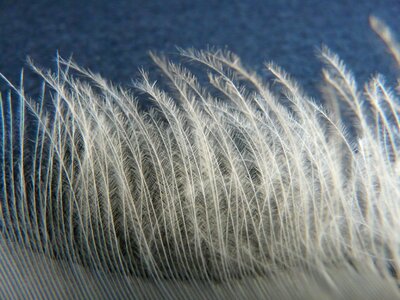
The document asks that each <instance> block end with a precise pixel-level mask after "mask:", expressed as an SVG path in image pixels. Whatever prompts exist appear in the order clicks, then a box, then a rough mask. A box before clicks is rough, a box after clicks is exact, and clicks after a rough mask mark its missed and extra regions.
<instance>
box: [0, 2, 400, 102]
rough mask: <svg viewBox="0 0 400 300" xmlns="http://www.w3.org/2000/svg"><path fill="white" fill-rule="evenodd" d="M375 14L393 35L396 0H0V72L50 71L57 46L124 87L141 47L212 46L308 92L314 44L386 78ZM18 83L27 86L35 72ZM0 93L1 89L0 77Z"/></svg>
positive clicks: (140, 61)
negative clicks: (289, 78) (271, 69)
mask: <svg viewBox="0 0 400 300" xmlns="http://www.w3.org/2000/svg"><path fill="white" fill-rule="evenodd" d="M371 14H374V15H375V16H377V17H379V18H381V19H383V20H384V21H385V22H386V23H387V24H388V25H389V26H390V27H391V28H392V29H393V30H394V32H395V33H397V36H398V37H399V38H400V26H399V25H400V17H399V16H400V0H382V1H379V0H364V1H351V0H337V1H321V0H314V1H311V0H302V1H300V0H299V1H294V0H280V1H276V0H264V1H261V0H260V1H256V0H249V1H244V0H240V1H239V0H215V1H212V0H209V1H205V0H203V1H201V0H191V1H183V0H157V1H152V0H87V1H75V0H70V1H51V0H35V1H28V0H0V72H1V73H3V74H4V76H6V77H7V78H9V79H10V80H11V81H12V82H13V83H16V84H18V82H19V74H20V70H21V68H22V67H25V68H26V67H27V64H26V58H27V56H30V57H31V58H32V59H33V60H34V61H35V62H36V63H37V64H38V65H40V66H42V67H46V68H47V67H50V68H52V69H53V70H54V69H55V60H54V58H55V56H56V53H57V51H58V52H59V53H60V55H61V56H62V57H64V58H68V57H70V56H71V55H72V57H73V59H74V60H75V61H76V62H77V63H78V64H79V65H81V66H82V67H84V68H89V69H90V70H92V71H94V72H96V73H100V74H101V75H102V76H103V77H105V78H106V79H109V80H111V81H113V82H115V83H119V84H122V85H123V86H127V87H129V85H130V83H131V79H132V78H133V77H135V76H136V75H137V74H138V68H139V67H141V66H143V67H144V68H145V69H148V70H150V71H152V70H153V68H154V66H153V65H152V64H151V61H150V59H149V57H148V51H149V50H153V51H158V52H163V53H165V54H172V55H173V54H175V53H176V52H177V51H176V48H175V47H176V46H179V47H182V48H188V47H194V48H197V49H205V48H207V47H211V46H213V47H218V48H223V49H229V50H231V51H233V52H234V53H236V54H238V55H239V56H240V57H241V58H242V61H243V63H244V64H245V65H247V66H249V67H253V68H255V69H256V70H257V71H258V72H259V73H260V74H263V73H264V72H266V71H265V70H264V68H263V64H262V63H263V62H265V61H274V62H275V63H277V64H278V65H280V66H281V67H283V68H284V69H285V70H286V71H287V72H289V73H290V74H291V75H293V77H294V78H296V79H297V80H298V81H299V82H300V83H301V84H302V85H304V86H305V89H306V90H307V91H308V92H309V94H311V95H314V94H316V92H317V91H318V82H319V81H320V79H321V71H320V69H321V64H320V62H319V61H318V59H317V58H316V53H317V51H316V49H317V48H318V47H320V46H321V45H322V44H325V45H327V46H328V47H330V48H331V49H332V50H333V51H334V52H336V53H338V54H339V55H340V57H341V58H342V59H343V60H344V61H345V62H346V64H347V65H348V67H349V68H350V69H351V70H352V71H353V72H354V73H355V75H356V76H357V80H358V84H359V85H361V84H362V83H363V82H364V81H365V80H367V79H368V78H369V77H370V75H371V73H383V74H385V75H386V76H387V77H389V81H394V78H395V76H396V75H397V74H398V70H397V69H396V68H395V67H394V63H393V61H392V60H391V57H390V56H389V55H387V49H386V48H385V46H384V45H383V44H382V43H381V41H380V40H379V38H378V37H377V36H376V35H375V34H374V33H373V32H372V31H371V30H370V27H369V24H368V16H369V15H371ZM27 77H28V79H26V82H25V85H26V89H27V91H28V92H29V91H31V92H32V93H35V91H36V90H37V89H38V87H40V82H41V80H40V78H38V77H37V76H33V75H32V74H30V75H29V76H27ZM0 88H1V92H4V91H6V90H7V89H8V87H7V85H6V84H5V83H4V82H1V83H0Z"/></svg>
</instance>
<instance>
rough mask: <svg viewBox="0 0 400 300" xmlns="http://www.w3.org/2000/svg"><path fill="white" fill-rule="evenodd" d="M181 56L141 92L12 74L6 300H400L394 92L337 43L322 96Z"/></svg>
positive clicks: (326, 58)
mask: <svg viewBox="0 0 400 300" xmlns="http://www.w3.org/2000/svg"><path fill="white" fill-rule="evenodd" d="M370 21H371V26H372V28H373V29H374V30H375V31H376V32H377V33H378V35H379V36H380V37H381V38H382V40H383V41H384V42H385V43H386V45H387V46H388V49H389V50H390V52H391V54H392V55H393V57H394V60H395V61H396V63H397V65H398V66H399V67H400V47H399V46H398V44H397V43H396V40H395V39H394V37H393V35H392V33H391V32H390V30H389V29H388V28H387V27H386V26H385V25H384V24H383V23H382V22H381V21H380V20H378V19H376V18H374V17H371V20H370ZM179 53H180V55H181V57H182V60H181V61H182V62H183V64H177V63H174V62H171V61H170V60H168V59H166V58H165V57H163V56H160V55H156V54H151V57H152V59H153V60H154V62H155V64H156V65H157V66H158V67H159V69H160V71H161V73H162V75H163V80H162V83H161V84H159V83H157V82H155V81H153V80H152V79H151V78H150V75H149V74H147V73H146V72H145V71H142V72H141V77H140V78H138V79H137V80H135V81H134V83H133V89H131V90H127V89H124V88H121V87H118V86H114V85H112V84H110V83H108V82H107V81H105V80H104V79H103V78H101V77H100V76H99V75H97V74H94V73H91V72H89V71H86V70H84V69H82V68H80V67H79V66H77V65H76V64H75V63H73V62H72V61H71V60H63V59H62V58H60V57H58V58H57V70H56V73H52V72H51V71H45V70H42V69H40V68H38V67H36V66H35V65H34V64H31V65H32V68H33V69H34V71H35V72H37V73H38V74H39V75H41V77H42V78H43V79H44V82H45V84H44V85H43V93H42V96H41V97H39V98H38V99H35V100H32V99H30V98H29V97H28V96H27V95H25V92H24V89H23V74H22V75H21V85H20V87H16V86H14V85H12V84H11V83H10V82H8V81H7V79H6V78H4V76H2V78H3V80H5V81H6V82H7V83H8V84H9V85H10V87H11V88H12V89H13V90H14V92H13V96H11V93H10V94H9V95H5V96H4V95H3V97H2V99H1V101H0V110H1V111H0V118H1V122H0V140H1V142H0V204H1V211H0V230H1V234H0V293H1V295H4V296H5V297H6V298H15V299H17V298H29V297H31V298H35V297H39V298H96V299H98V298H122V299H123V298H146V299H147V298H154V299H158V298H161V297H162V298H173V299H174V298H182V299H185V298H186V299H188V298H199V299H204V298H208V299H209V298H217V299H220V298H223V297H226V298H248V299H252V298H260V299H265V298H280V299H282V298H287V299H292V298H299V299H341V298H343V299H348V298H352V299H356V298H360V299H366V298H368V297H371V299H374V298H380V299H382V298H385V297H386V298H387V299H393V297H399V290H398V284H399V283H400V281H399V276H400V275H399V272H400V257H399V254H400V252H399V251H400V234H399V233H400V218H399V213H400V202H399V200H400V183H399V171H400V162H399V158H398V155H400V152H399V148H398V147H400V145H399V142H400V140H399V138H400V136H399V133H400V132H399V129H400V128H399V125H400V123H399V118H400V106H399V105H400V103H399V99H398V95H397V94H396V90H395V89H392V88H389V87H387V85H386V84H385V80H384V78H383V76H382V75H376V76H374V77H372V79H371V80H370V81H369V82H368V83H366V84H365V86H364V87H363V88H359V87H358V86H357V85H356V82H355V79H354V78H353V76H352V74H351V72H350V71H349V70H348V69H346V67H345V66H344V64H343V62H342V61H341V60H340V59H339V58H338V57H337V56H336V55H335V54H334V53H332V52H331V51H330V50H329V49H328V48H326V47H322V48H321V49H320V51H319V57H320V59H321V60H322V62H323V63H324V69H323V82H322V83H321V90H322V97H321V99H318V101H314V100H313V99H311V98H309V97H308V96H307V95H306V93H305V92H303V91H302V89H301V87H300V86H299V85H298V84H297V83H296V82H295V81H294V80H292V79H291V78H290V77H289V76H288V75H287V74H286V73H285V72H284V71H283V70H281V69H280V68H279V67H278V66H276V65H275V64H273V63H269V64H266V67H267V69H268V70H269V71H270V73H271V74H272V75H273V77H274V81H273V82H265V80H264V79H263V78H261V77H259V75H257V74H256V73H254V72H252V71H251V70H248V69H247V68H246V67H244V66H243V65H242V64H241V62H240V60H239V58H238V57H237V56H235V55H234V54H232V53H229V52H227V51H220V50H209V51H196V50H182V49H179ZM193 66H194V67H193ZM205 75H206V76H205ZM197 78H201V79H197ZM205 78H207V80H206V79H205ZM143 100H145V101H146V102H147V104H148V105H143V102H142V101H143Z"/></svg>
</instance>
